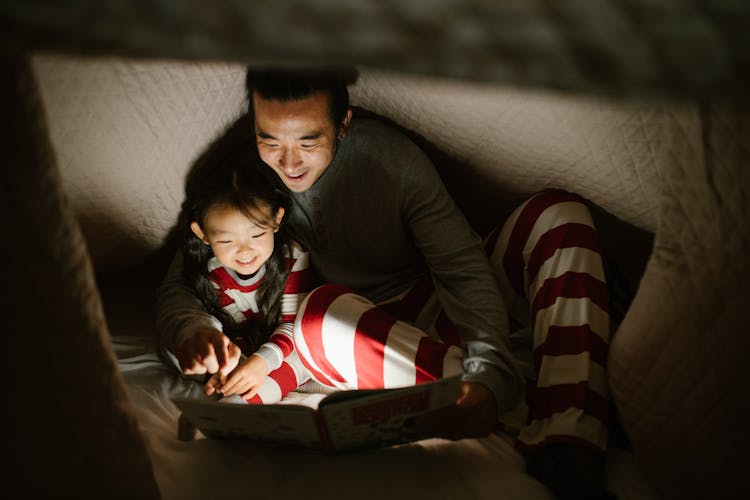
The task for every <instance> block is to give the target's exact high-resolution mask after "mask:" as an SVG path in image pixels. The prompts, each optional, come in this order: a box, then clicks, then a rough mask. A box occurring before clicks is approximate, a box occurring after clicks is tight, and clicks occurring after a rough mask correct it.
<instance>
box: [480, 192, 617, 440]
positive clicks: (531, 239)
mask: <svg viewBox="0 0 750 500" xmlns="http://www.w3.org/2000/svg"><path fill="white" fill-rule="evenodd" d="M488 254H489V255H490V260H491V262H492V263H493V266H494V267H495V268H496V271H497V272H498V276H499V281H500V285H501V289H502V291H503V294H504V296H505V297H506V300H507V301H508V304H509V309H510V312H511V315H512V316H513V317H514V319H515V320H517V321H518V322H519V323H521V324H526V325H529V326H531V328H532V331H533V361H534V362H533V364H534V373H533V377H534V379H535V380H530V381H527V404H528V407H529V420H528V423H527V425H526V426H525V427H524V428H523V429H522V430H521V432H520V434H519V442H518V444H519V447H520V448H522V449H525V450H533V449H539V448H541V447H544V446H546V445H549V444H550V443H569V444H574V445H576V446H582V447H587V448H589V449H592V450H596V451H598V452H603V451H604V450H605V449H606V443H607V425H606V421H607V414H608V411H609V396H608V389H607V382H606V372H605V370H606V364H607V350H608V342H609V315H608V296H607V286H606V280H605V277H604V270H603V265H602V260H601V257H600V255H599V250H598V242H597V235H596V230H595V228H594V225H593V222H592V220H591V216H590V213H589V211H588V208H587V207H586V206H585V205H584V204H583V203H582V202H581V199H580V198H579V197H577V196H575V195H572V194H570V193H566V192H561V191H549V192H544V193H540V194H538V195H536V196H534V197H533V198H531V199H530V200H529V201H527V202H526V203H525V204H524V205H522V206H521V207H519V208H518V209H517V210H516V211H515V212H514V213H513V214H512V215H511V217H510V218H509V219H508V221H507V222H506V223H505V225H504V227H503V228H502V230H501V231H497V232H495V233H494V234H493V235H491V236H490V238H488Z"/></svg>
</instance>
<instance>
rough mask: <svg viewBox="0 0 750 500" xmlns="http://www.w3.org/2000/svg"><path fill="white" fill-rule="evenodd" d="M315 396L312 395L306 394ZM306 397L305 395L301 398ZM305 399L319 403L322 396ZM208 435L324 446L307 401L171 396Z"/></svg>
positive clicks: (187, 417)
mask: <svg viewBox="0 0 750 500" xmlns="http://www.w3.org/2000/svg"><path fill="white" fill-rule="evenodd" d="M306 396H313V395H306ZM301 399H302V400H304V399H305V398H301ZM307 399H308V400H309V401H303V402H305V403H307V404H310V405H316V404H317V401H313V400H319V399H320V397H314V398H307ZM172 401H173V402H174V403H175V404H176V405H177V407H178V408H179V409H180V410H182V414H183V417H184V418H186V419H187V420H189V421H190V422H191V423H192V424H193V425H194V426H195V427H196V428H198V429H199V430H200V431H201V432H202V433H203V434H204V435H205V436H206V437H210V438H245V439H254V440H257V441H266V442H273V443H279V444H284V445H292V446H301V447H305V448H322V443H321V440H320V435H319V432H318V427H317V422H316V415H315V409H314V408H311V407H310V406H306V405H299V404H291V403H289V402H287V403H286V404H277V405H249V404H246V403H244V402H243V403H240V404H231V403H221V402H219V401H215V400H209V399H189V398H174V399H173V400H172Z"/></svg>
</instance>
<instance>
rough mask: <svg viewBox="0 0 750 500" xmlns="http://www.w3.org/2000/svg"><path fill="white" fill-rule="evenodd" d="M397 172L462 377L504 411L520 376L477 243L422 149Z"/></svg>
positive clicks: (499, 299) (491, 277)
mask: <svg viewBox="0 0 750 500" xmlns="http://www.w3.org/2000/svg"><path fill="white" fill-rule="evenodd" d="M401 171H402V172H403V174H402V189H403V191H402V193H403V207H402V210H403V213H404V215H405V220H406V221H407V223H408V225H409V228H410V230H411V232H412V235H413V238H414V242H415V244H416V246H417V247H418V248H419V250H420V251H421V253H422V255H423V256H424V258H425V260H426V262H427V265H428V267H429V269H430V272H431V274H432V276H433V280H434V282H435V288H436V292H437V294H438V299H439V300H440V303H441V305H442V306H443V309H444V310H445V312H446V314H447V315H448V317H449V318H450V319H451V321H452V322H453V323H454V324H455V325H456V326H457V327H458V329H459V331H460V333H461V338H462V340H463V341H464V343H465V347H466V357H465V359H464V370H465V373H466V374H465V376H464V379H463V380H464V381H465V382H474V383H478V384H481V385H482V386H484V387H486V388H487V389H489V390H490V391H491V392H492V394H493V395H494V398H495V402H496V404H497V413H498V414H500V413H503V412H505V411H507V410H509V409H511V408H512V407H513V406H514V405H515V404H516V402H517V400H518V398H519V397H520V394H521V387H522V385H521V384H522V378H521V375H520V373H519V371H518V368H517V367H516V365H515V361H514V358H513V356H512V355H511V353H510V348H509V342H508V338H509V325H508V315H507V310H506V307H505V303H504V301H503V298H502V295H501V294H500V291H499V288H498V285H497V281H496V277H495V275H494V272H493V271H492V268H491V267H490V264H489V261H488V259H487V256H486V254H485V252H484V249H483V247H482V241H481V239H480V238H479V236H478V235H477V234H476V233H475V232H474V230H473V229H472V228H471V226H470V225H469V223H468V222H467V221H466V218H465V217H464V215H463V214H462V213H461V211H460V210H459V209H458V207H457V206H456V204H455V202H454V201H453V199H452V198H451V196H450V194H449V193H448V192H447V190H446V188H445V186H444V185H443V182H442V180H441V179H440V176H439V175H438V173H437V171H436V170H435V167H434V166H433V165H432V163H431V162H430V160H429V159H428V158H427V156H426V155H425V154H424V153H423V152H422V151H421V150H419V149H418V148H416V147H414V153H413V155H412V156H411V158H410V161H409V163H408V164H407V167H406V168H403V169H402V170H401Z"/></svg>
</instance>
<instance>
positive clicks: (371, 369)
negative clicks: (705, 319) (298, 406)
mask: <svg viewBox="0 0 750 500" xmlns="http://www.w3.org/2000/svg"><path fill="white" fill-rule="evenodd" d="M487 253H488V255H489V257H490V261H491V263H492V265H493V268H494V270H495V271H496V273H497V275H498V280H499V282H500V285H501V290H502V292H503V295H504V297H505V298H506V301H507V305H508V310H509V312H510V315H511V317H512V320H514V321H515V323H516V324H517V326H518V327H519V328H521V327H524V326H525V327H530V328H531V331H532V332H533V368H531V369H530V370H528V374H527V398H526V403H527V408H524V409H522V410H523V412H524V413H525V414H527V415H528V418H527V421H526V424H525V426H523V428H521V429H520V432H519V433H518V444H519V446H520V447H522V448H523V447H526V448H533V447H536V446H539V445H541V444H543V443H545V442H553V441H558V442H560V441H565V442H572V443H576V444H579V445H583V446H588V447H593V448H594V449H597V450H604V449H605V447H606V438H607V431H606V416H607V411H608V407H609V406H608V391H607V385H606V376H605V366H606V358H607V346H608V340H609V316H608V312H607V311H608V298H607V288H606V280H605V277H604V270H603V265H602V261H601V258H600V256H599V250H598V243H597V237H596V231H595V229H594V226H593V222H592V220H591V216H590V213H589V211H588V208H587V207H586V206H585V204H584V203H582V201H581V199H580V198H579V197H577V196H575V195H572V194H570V193H566V192H562V191H548V192H544V193H540V194H538V195H536V196H534V197H532V198H531V199H530V200H528V201H527V202H526V203H524V204H523V205H522V206H521V207H519V208H518V209H517V210H516V211H515V212H514V213H513V214H512V215H511V217H510V218H509V219H508V220H507V221H506V223H505V224H504V225H503V227H502V228H498V230H496V231H495V232H493V234H491V235H490V237H489V238H488V240H487ZM294 335H295V345H296V347H297V351H298V355H299V358H300V360H301V362H302V364H303V365H304V366H305V368H306V369H307V370H308V371H309V373H310V375H311V376H312V378H314V379H315V380H317V381H318V382H320V383H321V384H324V385H326V386H328V387H332V388H337V389H355V388H360V389H365V388H382V387H400V386H405V385H414V384H417V383H421V382H425V381H428V380H435V379H438V378H441V377H446V376H450V375H456V374H460V373H463V369H462V365H461V361H462V357H463V351H462V349H461V348H460V347H459V346H460V339H459V337H458V333H457V330H456V328H455V327H454V326H453V324H452V323H451V322H450V321H449V320H448V318H447V317H446V315H445V313H444V312H443V311H442V308H441V307H440V305H439V303H438V302H437V298H436V294H435V293H434V288H433V286H432V282H431V280H430V279H425V280H423V281H421V282H420V283H418V284H417V285H416V286H414V287H413V288H412V289H411V290H409V291H407V292H405V293H403V294H401V295H400V296H399V297H396V298H395V299H392V300H390V301H388V302H387V303H382V304H378V305H377V306H376V305H375V304H373V303H372V302H370V301H369V300H367V299H365V298H363V297H361V296H358V295H355V294H354V293H352V292H351V291H350V290H349V289H347V288H345V287H342V286H338V285H325V286H323V287H320V288H317V289H316V290H314V291H313V292H311V293H310V294H309V295H308V296H307V297H306V298H305V300H304V301H303V303H302V306H301V308H300V311H299V313H298V315H297V320H296V324H295V333H294Z"/></svg>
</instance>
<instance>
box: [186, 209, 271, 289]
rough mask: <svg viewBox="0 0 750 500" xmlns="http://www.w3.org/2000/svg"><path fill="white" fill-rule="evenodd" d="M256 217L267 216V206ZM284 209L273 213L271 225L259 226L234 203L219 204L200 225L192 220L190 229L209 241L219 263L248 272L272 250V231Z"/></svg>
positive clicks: (256, 269) (257, 266)
mask: <svg viewBox="0 0 750 500" xmlns="http://www.w3.org/2000/svg"><path fill="white" fill-rule="evenodd" d="M264 210H267V212H266V213H264V214H259V215H262V217H259V219H261V220H263V219H266V218H268V219H270V217H268V216H269V215H270V213H269V212H270V210H268V209H264ZM283 216H284V209H283V208H279V211H278V212H276V214H275V215H274V217H273V220H274V222H275V225H274V226H265V227H264V226H259V225H258V224H256V223H255V222H254V221H253V220H251V219H249V218H248V217H247V215H245V214H244V213H242V212H241V211H240V210H238V209H237V208H234V207H228V206H226V205H219V206H216V207H213V208H212V209H211V210H209V211H208V213H207V214H206V217H205V220H204V221H203V227H201V226H200V225H199V224H198V223H197V222H195V221H193V222H192V223H191V224H190V229H192V230H193V232H194V233H195V235H196V236H198V238H200V239H201V240H203V243H205V244H206V245H209V246H210V247H211V250H212V251H213V253H214V255H215V256H216V258H217V259H218V261H219V263H220V264H221V265H222V266H224V267H228V268H230V269H233V270H234V271H236V272H237V273H239V274H242V275H244V276H250V275H253V274H255V273H257V272H258V270H259V269H260V268H261V266H263V264H265V262H266V261H267V260H268V259H269V257H271V254H272V253H273V245H274V242H273V234H274V233H275V232H276V231H277V230H278V227H279V224H280V223H281V218H282V217H283Z"/></svg>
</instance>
